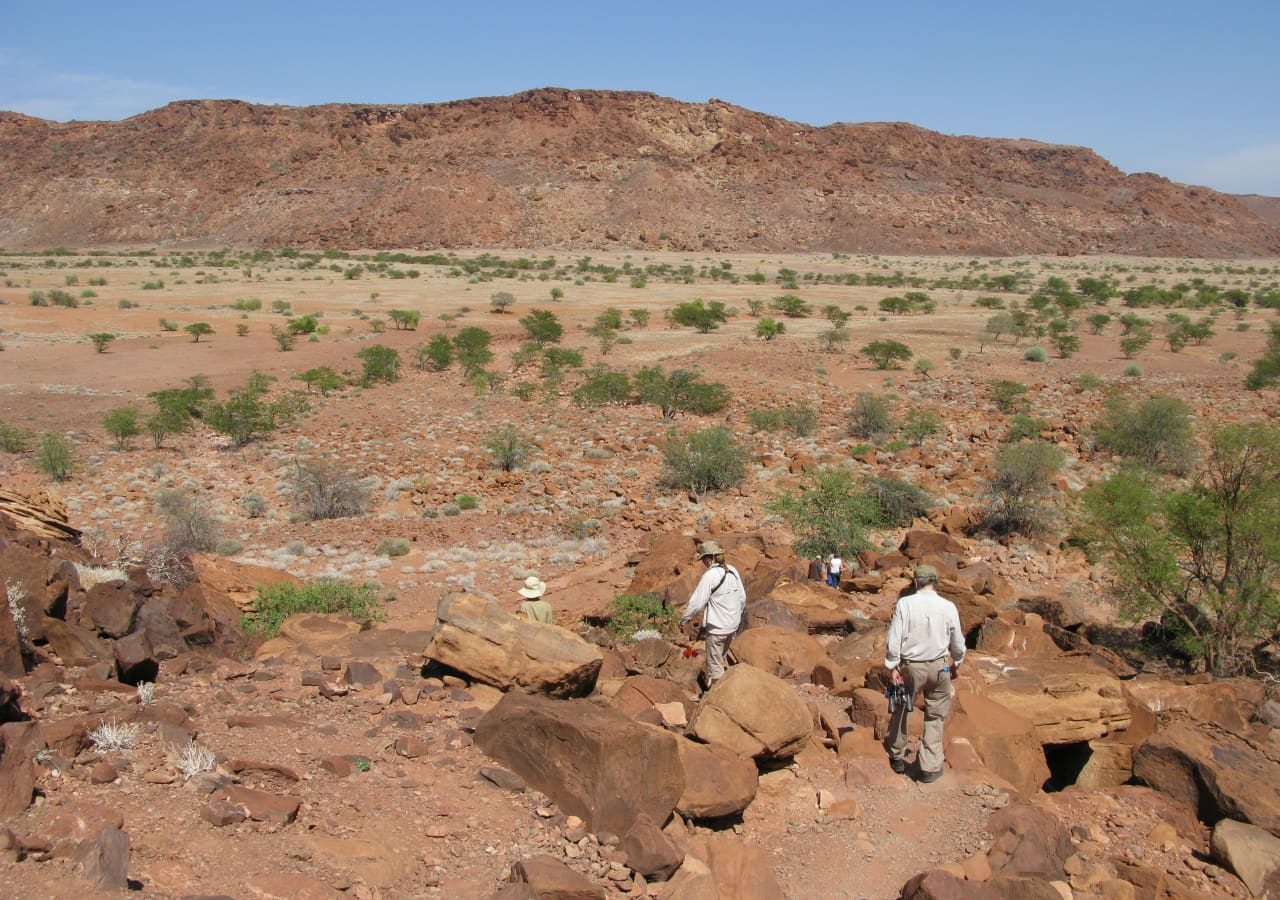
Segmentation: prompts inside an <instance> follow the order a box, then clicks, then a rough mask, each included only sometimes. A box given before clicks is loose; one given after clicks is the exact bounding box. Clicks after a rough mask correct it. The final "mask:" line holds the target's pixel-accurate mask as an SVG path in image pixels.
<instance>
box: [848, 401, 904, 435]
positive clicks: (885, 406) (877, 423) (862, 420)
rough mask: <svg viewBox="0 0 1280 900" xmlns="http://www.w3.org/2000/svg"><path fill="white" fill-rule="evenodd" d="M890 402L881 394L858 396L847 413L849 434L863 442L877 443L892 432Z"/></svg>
mask: <svg viewBox="0 0 1280 900" xmlns="http://www.w3.org/2000/svg"><path fill="white" fill-rule="evenodd" d="M890 403H891V400H890V398H889V397H888V396H885V395H883V394H868V393H862V394H858V395H857V396H856V397H854V398H853V408H852V409H851V410H850V411H849V434H851V435H852V436H853V437H856V438H860V439H861V440H864V441H878V440H880V439H882V438H884V437H887V436H888V435H889V434H891V433H892V432H893V429H894V427H895V426H894V421H893V410H892V408H891V406H890Z"/></svg>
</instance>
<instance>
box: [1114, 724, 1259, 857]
mask: <svg viewBox="0 0 1280 900" xmlns="http://www.w3.org/2000/svg"><path fill="white" fill-rule="evenodd" d="M1133 774H1134V776H1135V777H1136V778H1138V779H1139V780H1140V781H1143V782H1145V783H1146V784H1149V785H1150V786H1151V787H1153V788H1155V789H1156V790H1159V791H1163V792H1164V793H1166V794H1168V795H1170V796H1171V797H1173V798H1174V799H1176V800H1178V801H1180V802H1181V803H1183V804H1185V805H1187V806H1189V807H1190V808H1192V809H1195V810H1198V811H1199V814H1200V816H1201V818H1202V819H1204V820H1205V821H1206V822H1207V823H1209V824H1213V823H1215V822H1217V821H1218V820H1219V819H1223V818H1230V819H1238V820H1240V821H1242V822H1248V823H1250V824H1252V825H1257V826H1258V827H1259V828H1265V829H1266V830H1267V831H1269V832H1271V833H1272V834H1274V835H1277V836H1280V763H1277V762H1276V761H1275V760H1274V759H1271V758H1269V757H1268V756H1267V755H1266V754H1264V753H1263V752H1262V751H1260V750H1258V749H1256V748H1254V747H1253V746H1252V745H1250V744H1249V743H1248V742H1246V741H1245V740H1243V739H1242V738H1239V737H1237V736H1235V735H1233V734H1231V733H1230V732H1227V731H1225V730H1223V729H1221V728H1217V727H1215V726H1213V725H1209V724H1203V723H1200V724H1197V723H1191V722H1180V723H1177V724H1175V725H1172V726H1170V727H1169V728H1167V729H1165V730H1164V731H1161V732H1159V733H1157V734H1154V735H1152V736H1151V737H1149V738H1147V740H1145V741H1144V742H1143V743H1142V744H1141V745H1140V746H1139V747H1138V749H1137V750H1136V751H1134V754H1133Z"/></svg>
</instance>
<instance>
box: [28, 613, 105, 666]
mask: <svg viewBox="0 0 1280 900" xmlns="http://www.w3.org/2000/svg"><path fill="white" fill-rule="evenodd" d="M44 634H45V640H47V641H48V642H49V646H50V647H51V648H53V652H54V653H56V654H58V658H59V659H61V660H62V662H63V663H65V664H66V665H68V666H88V665H92V664H93V663H96V662H101V661H103V660H109V659H111V658H112V657H111V647H110V646H109V645H108V644H107V643H106V642H105V641H103V640H102V639H101V638H99V637H98V636H97V635H96V634H94V633H93V632H92V631H90V630H89V629H87V628H81V627H80V626H79V625H73V624H72V623H70V622H64V621H63V620H62V619H50V618H46V619H44Z"/></svg>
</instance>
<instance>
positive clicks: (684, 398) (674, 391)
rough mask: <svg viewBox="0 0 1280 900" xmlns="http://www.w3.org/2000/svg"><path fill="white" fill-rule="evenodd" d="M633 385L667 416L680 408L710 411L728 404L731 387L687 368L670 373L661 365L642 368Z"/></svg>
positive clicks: (642, 399)
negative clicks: (706, 379)
mask: <svg viewBox="0 0 1280 900" xmlns="http://www.w3.org/2000/svg"><path fill="white" fill-rule="evenodd" d="M632 385H633V387H634V389H635V392H636V397H637V398H638V399H639V400H640V402H642V403H649V404H652V405H653V406H657V407H659V408H661V410H662V417H663V418H664V419H672V418H675V415H676V413H677V412H691V413H695V414H697V415H710V414H711V413H717V412H719V411H720V410H722V409H724V408H725V407H726V406H728V404H729V389H728V388H727V387H725V386H724V385H723V384H720V383H719V382H716V381H703V380H702V376H701V375H698V374H697V373H696V372H690V371H689V370H687V369H676V370H675V371H673V372H671V373H670V374H667V373H666V372H663V371H662V369H661V368H659V367H658V366H650V367H648V368H645V369H641V370H640V371H639V372H637V373H636V374H635V378H634V379H633V380H632Z"/></svg>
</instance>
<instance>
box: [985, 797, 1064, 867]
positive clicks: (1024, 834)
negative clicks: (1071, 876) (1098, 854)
mask: <svg viewBox="0 0 1280 900" xmlns="http://www.w3.org/2000/svg"><path fill="white" fill-rule="evenodd" d="M987 832H988V833H989V834H990V835H991V836H992V844H991V849H990V850H988V851H987V859H988V861H989V862H990V864H991V871H992V873H993V874H995V875H1011V876H1017V875H1021V876H1033V877H1036V878H1045V879H1050V880H1052V879H1060V878H1063V877H1065V874H1066V873H1065V872H1064V871H1063V868H1062V867H1063V864H1064V863H1066V861H1067V857H1069V856H1071V855H1072V854H1073V853H1074V852H1075V846H1074V845H1073V844H1072V843H1071V835H1070V834H1068V833H1067V829H1066V826H1064V825H1063V824H1062V823H1061V822H1059V821H1058V820H1057V819H1056V818H1055V817H1054V816H1053V815H1052V814H1051V813H1048V812H1046V811H1044V810H1043V809H1039V808H1037V807H1034V806H1030V805H1028V804H1025V803H1015V804H1013V805H1012V806H1006V807H1005V808H1004V809H1002V810H1000V811H999V812H997V813H995V814H994V815H993V816H992V817H991V818H990V819H988V820H987Z"/></svg>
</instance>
